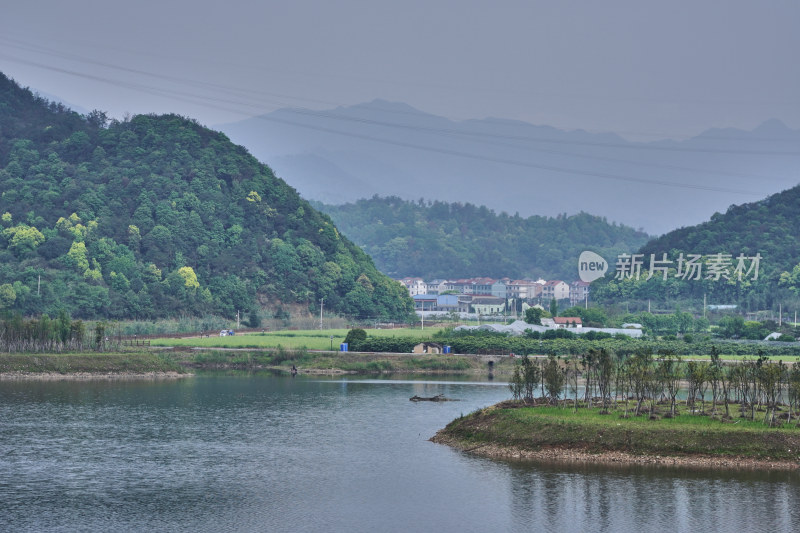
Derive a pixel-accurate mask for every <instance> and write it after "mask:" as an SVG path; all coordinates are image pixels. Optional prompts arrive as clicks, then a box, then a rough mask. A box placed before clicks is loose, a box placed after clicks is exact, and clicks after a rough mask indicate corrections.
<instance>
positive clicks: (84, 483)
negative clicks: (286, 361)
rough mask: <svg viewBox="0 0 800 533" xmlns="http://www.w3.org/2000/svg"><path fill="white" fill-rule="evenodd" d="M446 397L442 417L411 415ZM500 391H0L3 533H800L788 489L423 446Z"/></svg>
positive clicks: (787, 483) (420, 386) (799, 509)
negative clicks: (426, 399)
mask: <svg viewBox="0 0 800 533" xmlns="http://www.w3.org/2000/svg"><path fill="white" fill-rule="evenodd" d="M440 393H442V394H445V395H446V396H447V397H448V398H454V399H459V400H460V401H457V402H442V403H432V402H419V403H414V402H410V401H409V398H410V397H411V396H413V395H415V394H416V395H420V396H432V395H434V394H440ZM509 396H510V392H509V390H508V388H507V387H506V386H505V385H504V384H502V383H493V382H475V381H460V380H458V379H450V378H447V379H446V380H442V379H439V380H424V379H420V378H413V379H408V380H402V379H376V380H370V379H359V378H345V379H342V378H318V377H307V376H298V377H296V378H290V377H278V376H272V375H269V374H251V375H247V374H240V375H230V374H199V375H197V376H195V377H193V378H187V379H182V380H177V381H92V382H8V381H6V382H0V531H37V532H38V531H131V530H133V531H193V532H194V531H346V532H360V531H363V532H371V533H374V532H376V531H380V532H384V531H403V532H409V531H432V532H437V533H445V532H450V531H454V532H465V531H475V532H487V531H553V532H560V531H580V532H584V531H609V532H615V533H625V532H637V533H638V532H641V531H661V530H669V531H678V532H680V531H687V532H688V531H692V532H696V531H731V532H734V531H735V532H740V531H786V532H790V531H797V530H798V529H799V528H800V478H798V475H797V474H792V473H785V472H783V473H763V472H761V473H758V472H721V471H700V472H698V471H693V470H682V469H664V468H656V467H642V466H637V467H617V468H614V467H607V466H596V465H593V466H564V465H542V464H531V463H520V462H513V461H497V460H489V459H484V458H479V457H473V456H469V455H466V454H464V453H461V452H457V451H454V450H452V449H450V448H448V447H445V446H441V445H437V444H433V443H431V442H429V441H428V439H429V438H430V437H431V436H432V435H433V434H434V433H435V432H436V431H437V430H438V429H439V428H441V427H443V426H445V425H446V424H447V423H448V422H449V421H450V420H452V419H453V418H456V417H458V416H460V415H461V414H462V413H463V414H467V413H469V412H471V411H473V410H475V409H477V408H479V407H483V406H486V405H490V404H492V403H495V402H497V401H500V400H504V399H508V398H509Z"/></svg>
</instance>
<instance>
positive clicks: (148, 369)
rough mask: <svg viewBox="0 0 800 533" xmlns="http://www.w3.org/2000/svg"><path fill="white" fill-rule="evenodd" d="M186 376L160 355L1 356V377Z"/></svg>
mask: <svg viewBox="0 0 800 533" xmlns="http://www.w3.org/2000/svg"><path fill="white" fill-rule="evenodd" d="M185 372H186V370H184V368H183V367H181V366H180V365H179V364H177V363H176V362H175V361H174V360H172V358H170V357H168V356H166V355H165V354H162V353H158V352H144V351H141V352H120V353H63V354H16V353H12V354H0V376H2V375H6V376H9V375H22V374H61V375H69V374H98V375H100V374H131V375H133V374H152V373H185Z"/></svg>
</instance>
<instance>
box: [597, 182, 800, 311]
mask: <svg viewBox="0 0 800 533" xmlns="http://www.w3.org/2000/svg"><path fill="white" fill-rule="evenodd" d="M798 235H800V186H796V187H793V188H791V189H788V190H785V191H783V192H780V193H778V194H774V195H772V196H769V197H767V198H765V199H764V200H761V201H759V202H754V203H749V204H742V205H735V206H731V207H730V208H729V209H728V210H727V211H726V212H725V213H722V214H721V213H715V214H713V215H712V216H711V219H710V220H709V221H707V222H704V223H702V224H698V225H696V226H690V227H685V228H681V229H678V230H675V231H671V232H669V233H667V234H665V235H663V236H661V237H659V238H657V239H653V240H652V241H650V242H648V243H647V244H646V245H645V246H643V247H642V248H641V249H640V250H639V252H640V253H641V254H643V258H642V266H641V268H642V272H643V273H644V274H642V275H641V279H639V280H636V279H635V277H633V276H630V277H627V279H624V280H619V279H611V278H612V277H613V274H614V273H613V272H611V273H609V274H607V275H606V279H604V280H599V281H598V282H596V283H595V284H593V285H592V289H593V291H594V293H595V299H596V301H604V302H612V301H615V300H641V301H647V300H652V301H654V302H660V301H662V302H663V301H665V300H668V301H669V303H670V305H690V306H694V308H696V309H699V306H700V304H701V303H702V302H703V301H704V299H705V300H706V301H707V302H708V303H712V304H736V305H739V306H740V307H741V308H743V309H746V310H749V311H756V310H764V309H774V310H776V311H777V310H778V308H779V305H782V306H783V309H787V306H788V307H789V308H792V309H795V308H797V305H798V304H799V303H800V298H798V296H800V265H799V264H798V263H800V240H798ZM651 254H654V258H655V259H656V261H661V260H662V259H663V254H667V259H666V260H667V262H666V263H657V264H656V265H655V266H656V267H658V265H659V264H661V265H662V267H666V268H668V269H669V270H668V271H667V277H666V279H664V276H663V270H662V271H657V272H655V274H656V275H655V276H653V278H652V279H649V280H648V279H647V277H648V274H647V273H646V269H648V268H649V265H650V255H651ZM681 254H683V259H684V262H683V263H681ZM719 254H723V255H721V256H720V255H719ZM693 255H694V256H700V257H699V258H696V259H697V261H696V262H697V263H699V264H700V266H699V267H694V268H692V269H690V268H689V267H686V266H685V265H686V260H687V259H690V258H691V257H692V256H693ZM740 256H742V259H741V260H740V259H739V257H740ZM757 256H759V259H758V268H757V269H756V268H755V266H754V263H755V261H754V259H753V258H755V257H757ZM608 259H610V258H608ZM740 261H741V265H742V271H741V276H740V275H739V274H738V273H737V270H736V269H737V267H739V264H740ZM715 264H716V266H715ZM698 269H699V272H700V273H699V276H698ZM756 274H757V278H756ZM740 277H741V279H739V278H740Z"/></svg>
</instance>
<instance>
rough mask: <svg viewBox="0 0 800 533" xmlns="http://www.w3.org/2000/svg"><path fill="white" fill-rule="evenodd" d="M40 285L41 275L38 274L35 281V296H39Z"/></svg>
mask: <svg viewBox="0 0 800 533" xmlns="http://www.w3.org/2000/svg"><path fill="white" fill-rule="evenodd" d="M41 286H42V275H41V274H39V281H38V282H37V283H36V296H39V288H41Z"/></svg>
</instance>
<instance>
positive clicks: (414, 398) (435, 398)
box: [409, 394, 458, 402]
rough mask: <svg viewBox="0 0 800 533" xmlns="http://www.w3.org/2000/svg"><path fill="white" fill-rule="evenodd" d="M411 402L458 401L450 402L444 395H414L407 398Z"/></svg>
mask: <svg viewBox="0 0 800 533" xmlns="http://www.w3.org/2000/svg"><path fill="white" fill-rule="evenodd" d="M409 400H411V401H412V402H457V401H458V400H452V399H450V398H445V397H444V394H437V395H436V396H428V397H425V396H417V395H416V394H415V395H414V396H412V397H411V398H409Z"/></svg>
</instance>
